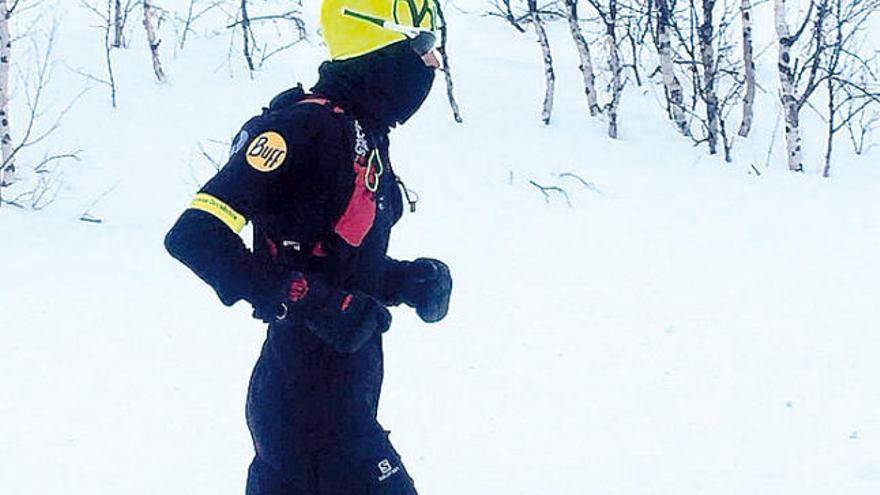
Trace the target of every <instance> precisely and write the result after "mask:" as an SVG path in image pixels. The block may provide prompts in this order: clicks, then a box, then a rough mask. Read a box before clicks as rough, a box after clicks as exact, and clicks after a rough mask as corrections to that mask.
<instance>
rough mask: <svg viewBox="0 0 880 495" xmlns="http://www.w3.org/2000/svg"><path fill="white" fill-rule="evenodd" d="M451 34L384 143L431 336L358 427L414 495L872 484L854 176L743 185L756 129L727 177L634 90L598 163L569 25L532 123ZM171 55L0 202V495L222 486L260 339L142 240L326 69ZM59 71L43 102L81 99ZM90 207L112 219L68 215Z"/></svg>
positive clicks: (421, 331) (82, 34)
mask: <svg viewBox="0 0 880 495" xmlns="http://www.w3.org/2000/svg"><path fill="white" fill-rule="evenodd" d="M65 7H66V10H65V9H62V10H61V11H60V12H61V14H59V15H60V16H61V19H62V21H63V22H62V27H61V36H62V39H63V40H64V43H60V44H59V47H58V48H59V58H60V59H61V60H64V61H65V63H67V64H68V65H70V66H73V67H77V68H82V69H84V70H89V71H93V72H95V73H98V72H99V71H100V70H101V63H102V61H101V58H100V55H101V54H100V52H99V50H98V49H97V47H96V46H95V43H96V42H98V43H99V42H100V41H99V40H97V41H96V36H98V33H97V32H96V31H94V30H92V29H87V28H86V27H85V26H86V25H87V23H86V22H85V18H86V16H87V14H86V13H84V12H83V11H82V10H81V9H79V8H77V7H76V6H75V5H73V4H71V5H66V6H65ZM449 15H450V16H451V21H450V22H451V23H452V25H453V26H456V27H457V32H458V33H460V34H459V37H457V38H456V39H455V43H454V44H453V46H452V49H453V54H454V56H455V59H454V63H455V69H456V75H457V88H458V91H459V98H460V102H461V105H462V108H463V111H464V113H465V115H464V116H465V119H466V123H465V124H464V125H462V126H458V125H456V124H454V123H453V122H452V121H451V118H450V116H449V112H448V108H447V106H446V102H445V95H444V92H443V88H442V85H441V84H440V83H439V81H438V84H437V86H436V87H435V92H434V93H433V95H432V96H431V99H430V100H429V102H428V103H427V104H426V107H425V109H424V110H423V111H422V112H421V113H420V114H419V115H418V116H417V117H416V118H414V119H413V120H412V122H411V123H409V124H408V125H407V126H405V127H403V128H401V129H399V130H395V131H394V133H393V136H392V139H393V141H394V145H393V151H392V154H393V158H394V163H395V169H396V170H397V172H398V173H399V174H400V175H401V176H402V177H403V179H404V180H406V182H407V185H408V186H409V187H410V188H412V189H415V190H416V191H418V194H419V197H420V202H419V207H418V212H417V213H415V214H408V215H405V217H404V219H403V220H402V221H401V223H400V225H399V227H398V229H397V231H396V233H395V236H394V239H393V242H392V252H391V254H392V255H394V256H396V257H400V258H412V257H416V256H423V255H428V256H434V257H438V258H442V259H444V260H446V261H448V262H449V264H450V265H451V267H452V269H453V276H454V278H455V284H456V287H455V293H454V296H453V306H452V311H451V312H450V315H449V317H448V318H447V319H446V320H444V321H443V322H442V323H440V324H438V325H435V326H431V327H428V326H425V325H423V324H422V323H421V322H420V321H419V320H418V319H417V318H416V317H415V316H414V315H413V314H411V312H410V311H406V310H404V309H396V310H394V316H395V325H394V326H393V328H392V331H391V332H390V333H389V334H387V338H386V340H385V345H386V359H387V376H386V384H385V389H384V396H383V403H382V410H381V419H382V421H383V423H384V424H385V425H386V427H388V428H390V429H392V430H393V432H394V433H393V435H392V438H393V440H394V442H395V444H396V445H397V447H398V450H399V451H400V452H401V453H402V455H403V457H404V461H405V463H406V465H407V467H408V469H409V470H410V472H411V474H412V475H413V477H414V478H415V479H416V482H417V486H418V487H419V489H420V491H421V493H424V494H427V495H432V494H462V495H465V494H467V495H470V494H480V495H485V494H504V495H509V494H554V495H564V494H570V495H581V494H731V495H732V494H742V493H749V494H797V495H802V494H817V495H818V494H823V495H825V494H846V495H850V494H853V495H855V494H873V493H878V492H880V359H878V356H880V340H878V338H877V332H878V330H880V323H878V319H880V318H878V316H880V314H878V311H880V310H878V308H877V301H878V300H880V287H878V283H877V280H880V264H878V263H877V262H876V255H877V252H878V248H880V204H878V202H877V197H878V193H880V169H878V168H877V167H876V165H875V164H873V163H871V160H874V161H876V157H877V154H876V152H875V153H874V154H873V155H870V156H868V157H866V158H863V159H854V158H852V157H846V156H843V157H842V158H841V159H840V161H839V165H838V166H837V167H836V169H835V171H836V175H835V177H833V178H832V179H830V180H824V179H821V178H819V177H818V176H817V175H816V174H815V173H809V174H806V175H803V176H793V175H790V174H789V173H787V172H785V171H784V170H782V169H783V164H782V163H781V160H780V159H779V156H778V154H779V153H780V151H778V150H777V151H776V152H775V153H776V154H775V155H774V159H773V160H772V162H771V163H772V165H771V167H770V168H765V166H764V163H765V160H766V153H767V147H768V142H769V139H770V135H771V134H772V130H773V127H774V115H773V114H772V113H771V112H769V111H768V112H765V113H763V114H762V115H759V120H758V122H757V123H756V129H755V133H756V136H761V137H756V138H754V140H753V141H748V142H743V143H740V144H739V147H738V148H737V162H736V163H734V164H732V165H723V164H722V163H721V162H720V161H719V160H718V159H716V158H712V157H708V156H706V155H704V150H702V149H694V148H692V147H691V146H690V144H689V143H688V142H685V141H683V140H681V139H680V138H678V137H677V136H676V135H675V132H674V130H673V129H672V128H671V126H670V125H669V124H668V123H667V122H665V121H664V119H663V117H662V112H660V111H658V110H657V105H658V103H657V102H658V101H659V99H658V95H657V94H656V90H655V89H651V88H648V87H645V88H636V87H635V86H634V85H631V86H630V87H629V89H628V92H627V94H626V97H625V99H624V101H623V109H622V120H621V126H622V131H623V139H622V140H621V141H619V142H614V141H609V140H608V139H606V138H605V137H604V125H603V124H602V123H601V122H599V121H593V120H591V119H590V118H589V117H588V116H587V115H586V113H585V111H584V110H583V108H582V105H583V104H582V99H581V93H580V91H581V90H580V88H579V82H578V77H577V76H578V74H577V72H576V70H575V67H576V54H575V53H574V51H573V50H572V49H571V47H570V46H569V44H570V43H568V39H567V38H566V31H565V26H562V25H559V26H553V27H552V28H551V37H552V38H551V40H552V41H555V43H556V46H557V47H558V48H556V51H557V54H556V55H557V62H558V64H559V66H558V67H559V70H560V77H559V82H558V91H559V92H558V100H557V112H556V116H555V118H554V121H553V123H552V125H551V126H549V127H543V126H541V125H540V124H539V123H538V122H539V119H538V113H539V111H540V108H539V104H540V100H539V97H540V95H541V91H542V84H543V81H542V79H541V72H540V56H539V51H538V48H537V46H536V45H535V44H534V42H533V40H532V38H531V37H525V36H523V37H518V36H516V35H515V33H514V32H513V31H512V30H511V29H510V28H509V27H507V26H505V25H503V23H501V22H500V21H495V20H489V19H486V18H481V17H479V16H477V15H476V13H471V14H467V13H462V12H450V14H449ZM165 36H170V33H165ZM222 39H225V38H222ZM134 40H139V41H142V40H140V38H139V37H138V36H136V37H135V38H134ZM134 42H135V43H137V41H134ZM169 44H170V43H169ZM169 50H170V49H169ZM166 55H167V56H166V65H167V72H168V74H169V75H170V77H171V81H170V82H169V84H167V85H164V86H157V85H154V84H153V83H152V82H151V80H150V68H149V61H148V58H147V53H146V51H145V50H144V49H143V47H140V48H132V49H130V50H128V51H126V52H122V53H120V54H119V55H118V59H117V60H118V73H119V77H120V85H121V90H122V92H121V93H120V108H119V109H118V110H115V111H114V110H112V109H111V108H110V107H109V101H108V98H107V96H106V94H105V93H104V89H103V88H101V87H97V86H96V87H95V88H94V90H92V91H90V92H89V93H87V94H86V95H85V96H84V97H83V99H82V100H81V101H80V102H79V104H78V106H77V107H76V111H74V112H73V113H71V114H70V115H69V117H68V119H67V120H66V121H65V124H64V127H63V128H62V129H61V130H60V131H59V135H58V136H57V138H56V140H55V141H54V144H53V145H54V146H58V147H61V148H64V147H67V148H68V149H75V148H79V149H83V150H84V152H83V160H82V162H80V163H78V164H73V165H70V166H68V168H67V169H66V175H65V178H66V182H65V184H66V187H65V189H64V190H63V191H62V193H61V195H60V196H59V199H58V201H57V202H56V203H55V204H54V205H52V206H51V207H50V208H49V209H47V210H45V211H42V212H39V213H34V212H25V211H19V210H16V209H13V208H3V209H2V210H0V231H2V232H3V233H4V238H3V242H2V243H0V259H2V260H3V271H2V273H3V279H2V281H3V283H2V289H0V291H2V301H3V306H2V309H0V336H2V339H3V340H2V341H3V344H2V347H0V397H2V398H0V492H2V493H10V494H39V495H54V494H62V493H64V494H69V493H76V494H111V493H113V494H118V493H127V494H148V493H171V494H178V493H193V494H196V493H198V494H201V493H204V494H209V493H210V494H235V493H242V491H243V487H244V479H245V469H246V466H247V463H248V462H249V458H250V456H251V455H252V451H251V446H250V439H249V436H248V433H247V429H246V426H245V423H244V393H245V389H246V386H247V380H248V377H249V373H250V367H251V366H252V364H253V361H254V359H255V358H256V356H257V353H258V351H259V346H260V344H261V342H262V338H263V335H264V333H263V332H264V331H263V329H262V328H261V325H260V324H259V323H258V322H256V321H254V320H252V319H251V318H250V316H249V311H248V308H247V307H245V305H239V306H236V307H234V308H232V309H226V308H223V307H222V306H221V305H220V304H219V303H218V301H217V300H216V297H215V296H214V294H213V293H212V292H211V291H210V290H209V289H207V288H206V287H205V286H204V285H203V284H202V283H201V282H200V281H199V280H197V279H196V278H195V277H194V276H193V275H192V274H190V273H189V272H188V271H187V270H186V269H185V268H184V267H183V266H181V265H179V264H178V263H176V262H175V261H174V260H172V259H171V258H170V257H169V256H167V255H166V254H165V252H164V250H163V248H162V245H161V241H162V237H163V236H164V233H165V232H166V231H167V229H168V228H169V227H170V225H171V224H172V223H173V221H174V220H175V219H176V217H177V215H178V214H179V212H180V211H181V210H182V209H183V208H185V206H186V204H187V203H188V201H189V199H190V197H191V195H192V194H193V192H194V191H195V190H196V189H197V182H198V181H199V180H204V179H205V178H207V177H208V176H209V175H210V166H209V165H207V162H206V161H204V160H203V159H201V158H200V156H199V154H200V152H199V148H198V146H197V143H199V142H201V143H202V144H203V145H205V147H206V148H207V149H208V150H209V151H211V152H217V153H220V151H219V150H222V146H220V145H214V144H212V143H211V142H210V141H209V140H211V139H217V140H226V139H228V138H229V136H231V135H232V133H233V132H234V131H235V130H236V129H237V127H238V126H239V125H240V124H241V123H242V122H243V121H244V120H245V119H246V118H247V117H248V116H249V115H251V113H253V112H254V111H255V110H256V109H258V107H259V106H260V105H262V104H265V102H266V101H268V99H269V98H270V97H271V96H272V95H274V94H275V93H276V92H278V91H280V90H281V89H284V88H285V87H286V86H287V85H289V84H291V83H292V82H293V81H295V80H304V81H305V82H307V83H310V82H313V81H314V69H315V67H316V66H317V63H318V62H319V61H320V60H321V57H322V56H323V52H322V48H321V47H320V46H318V45H317V43H314V44H307V45H302V46H300V47H299V48H297V50H295V51H292V52H289V53H287V54H284V55H283V56H282V58H279V59H277V60H276V61H275V62H274V64H273V65H272V66H271V70H265V71H263V72H260V73H258V74H256V76H255V78H254V79H253V80H250V79H249V78H248V77H247V75H246V74H245V73H244V72H243V71H242V70H241V68H240V67H238V66H236V68H235V70H234V74H233V77H230V76H229V68H228V67H227V66H226V65H225V56H226V45H225V43H224V42H223V41H221V40H220V39H217V38H211V37H201V38H199V37H196V38H194V39H193V40H192V41H191V42H190V46H189V47H187V49H186V50H185V51H183V52H181V53H179V54H177V55H176V56H172V54H171V53H170V52H169V53H167V54H166ZM770 58H772V57H770ZM764 62H765V63H768V64H772V60H770V59H769V58H765V59H764ZM765 75H766V71H765ZM56 78H57V80H58V82H59V84H58V86H56V93H54V94H55V96H56V99H57V101H59V102H63V101H66V100H65V97H66V96H67V95H68V93H69V94H76V93H77V92H78V91H79V88H81V87H82V86H83V85H84V84H85V83H84V81H83V80H82V78H80V77H78V76H76V75H74V74H71V73H70V72H69V71H66V70H64V69H63V68H59V70H58V73H57V76H56ZM767 84H768V85H769V86H768V87H771V88H772V87H773V86H772V79H770V80H769V82H767ZM761 97H762V98H763V99H762V100H761V105H764V107H763V108H775V107H773V105H774V104H775V102H774V100H773V99H772V97H771V96H769V95H762V96H761ZM777 144H778V143H777ZM806 147H807V153H808V155H809V154H810V153H812V156H814V157H817V156H818V154H819V153H820V152H821V143H820V142H815V143H812V142H807V143H806ZM753 163H755V164H756V166H757V167H758V168H759V170H760V171H761V172H762V174H761V175H760V176H757V175H754V174H750V173H749V171H750V169H751V164H753ZM813 163H814V164H815V163H818V162H816V161H814V162H813ZM816 169H818V166H816V165H814V166H813V170H814V171H815V170H816ZM565 173H574V174H577V175H578V176H579V177H581V178H582V179H584V180H586V181H589V182H590V183H591V184H592V185H593V186H594V189H590V188H586V187H584V186H583V185H581V183H580V182H579V181H578V180H577V179H575V178H573V177H569V176H560V175H559V174H565ZM530 180H534V181H535V182H537V183H540V184H542V185H558V186H562V187H564V188H565V189H566V190H567V191H568V194H569V195H570V200H571V203H572V206H571V207H570V208H569V207H568V206H567V205H566V204H565V201H564V199H562V197H561V196H560V195H558V194H556V193H551V194H552V196H551V198H550V200H549V203H548V202H545V199H544V197H543V196H542V194H541V193H540V192H539V191H538V190H537V189H536V188H535V187H534V186H533V185H532V184H530V183H529V181H530ZM105 193H106V194H105ZM96 199H100V201H99V202H98V203H97V204H96V205H95V206H93V207H92V212H93V213H94V214H95V215H96V216H98V217H100V218H102V219H103V220H104V223H102V224H100V225H95V224H87V223H84V222H79V221H77V218H78V217H79V215H80V214H81V213H82V212H83V210H85V209H86V208H88V207H89V206H90V205H91V204H92V203H93V202H94V201H95V200H96Z"/></svg>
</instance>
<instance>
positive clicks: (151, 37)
mask: <svg viewBox="0 0 880 495" xmlns="http://www.w3.org/2000/svg"><path fill="white" fill-rule="evenodd" d="M143 4H144V29H146V31H147V41H148V42H149V43H150V53H151V55H152V57H153V72H154V73H155V74H156V79H157V80H158V81H159V82H165V71H164V70H163V69H162V61H161V60H160V59H159V44H160V43H161V41H160V40H159V39H157V37H156V24H155V22H154V21H153V5H152V4H151V3H150V0H143Z"/></svg>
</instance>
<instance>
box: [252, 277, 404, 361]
mask: <svg viewBox="0 0 880 495" xmlns="http://www.w3.org/2000/svg"><path fill="white" fill-rule="evenodd" d="M283 287H284V289H283V290H282V291H279V292H280V293H279V294H278V296H276V298H274V300H275V303H274V304H273V303H271V302H267V303H264V304H261V305H259V306H258V305H256V304H255V305H254V317H255V318H259V319H261V320H263V321H266V322H272V321H282V320H293V319H296V320H299V321H302V322H303V323H304V325H305V327H306V328H307V329H308V330H309V331H310V332H312V333H313V334H314V335H315V336H317V337H318V338H320V339H321V340H323V341H324V342H325V343H326V344H328V345H330V346H332V347H333V348H334V349H336V350H337V351H339V352H345V353H352V352H355V351H357V350H358V349H360V347H361V346H362V345H364V343H366V342H367V341H368V340H369V339H370V337H372V336H373V335H374V334H376V333H382V332H385V331H387V330H388V327H389V326H390V325H391V314H390V313H389V312H388V310H387V309H385V306H383V305H381V304H380V303H379V302H378V301H376V300H375V299H374V298H372V297H370V296H368V295H366V294H364V293H362V292H359V291H345V290H341V289H338V288H336V287H333V286H331V285H329V284H328V283H326V282H325V281H324V280H323V279H322V278H321V277H320V276H317V275H308V276H307V275H303V274H302V273H299V272H294V273H293V274H291V276H290V277H289V280H288V281H287V282H286V283H285V284H284V285H283ZM264 299H265V298H264ZM268 299H272V298H268Z"/></svg>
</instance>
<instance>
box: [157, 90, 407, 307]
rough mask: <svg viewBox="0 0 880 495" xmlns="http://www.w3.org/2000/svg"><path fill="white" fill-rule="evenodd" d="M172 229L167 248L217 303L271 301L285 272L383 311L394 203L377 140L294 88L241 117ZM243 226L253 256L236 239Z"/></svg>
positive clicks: (381, 140)
mask: <svg viewBox="0 0 880 495" xmlns="http://www.w3.org/2000/svg"><path fill="white" fill-rule="evenodd" d="M231 151H232V153H231V155H230V158H229V161H228V163H227V164H226V165H225V166H224V167H223V168H222V169H221V170H220V172H219V173H218V174H217V175H216V176H214V177H213V178H212V179H211V180H210V181H209V182H208V183H207V184H206V185H205V186H204V187H203V188H202V189H201V190H200V191H199V194H197V195H196V199H195V200H194V201H193V203H192V205H191V208H190V209H188V210H186V211H185V212H184V213H183V215H182V216H181V217H180V219H179V220H178V221H177V223H176V224H175V225H174V227H173V228H172V229H171V231H170V232H169V233H168V235H167V237H166V240H165V244H166V247H167V248H168V250H169V252H170V253H171V254H172V255H173V256H174V257H176V258H177V259H179V260H180V261H182V262H183V263H185V264H186V265H187V266H189V267H190V268H191V269H192V270H193V271H194V272H195V273H196V274H198V275H199V276H200V277H201V278H202V279H203V280H205V281H206V282H207V283H208V284H210V285H211V286H212V287H213V288H214V289H215V290H216V292H217V294H218V296H219V297H220V299H221V300H222V301H223V302H224V303H225V304H227V305H231V304H234V303H235V302H237V301H239V300H241V299H244V300H247V301H249V302H251V303H252V304H254V305H256V306H258V305H260V304H271V303H272V302H276V301H271V300H269V299H272V298H273V297H275V294H277V289H278V288H279V284H282V283H283V282H284V281H285V280H286V278H287V276H288V275H289V274H290V273H291V272H292V271H299V272H303V273H320V274H321V275H322V276H323V278H324V279H325V280H328V281H329V282H330V283H331V284H332V285H336V286H338V287H344V288H346V289H349V290H360V291H362V292H365V293H367V294H369V295H372V296H374V297H376V298H377V299H379V300H380V301H383V302H386V303H388V304H391V303H393V302H394V301H393V299H394V294H393V292H394V290H393V288H392V287H388V286H387V285H386V284H385V283H384V282H385V281H386V280H389V281H390V280H394V279H395V277H394V276H393V273H392V272H393V269H394V267H395V266H397V263H396V262H395V261H394V260H391V259H390V258H388V257H387V256H386V255H385V252H386V249H387V246H388V237H389V235H390V230H391V227H392V225H394V223H395V222H397V220H398V219H399V218H400V216H401V213H402V199H401V194H400V190H399V189H398V184H397V179H396V177H395V175H394V172H393V170H392V168H391V162H390V158H389V155H388V138H387V134H384V133H376V132H370V133H369V134H368V133H367V131H364V130H363V128H362V127H361V125H360V124H359V122H358V121H357V120H356V119H355V118H354V117H353V116H352V115H350V114H349V113H347V112H346V111H345V110H343V109H342V108H341V107H339V106H337V105H336V104H335V103H334V102H332V101H330V100H328V99H326V98H322V97H314V96H311V95H305V94H304V93H303V91H302V90H301V89H299V88H295V89H293V90H290V91H287V92H285V93H282V94H281V95H279V96H277V97H276V98H274V99H273V101H272V103H271V104H270V106H269V107H267V108H265V109H264V110H263V112H262V114H261V115H258V116H256V117H254V118H252V119H251V120H249V121H248V122H247V123H246V124H245V125H244V127H243V128H242V130H241V131H240V132H239V134H238V136H237V137H236V139H235V141H234V142H233V145H232V150H231ZM246 221H247V222H251V223H253V225H254V240H253V246H254V249H253V253H251V252H250V251H249V250H248V249H247V248H246V247H245V245H244V243H243V242H242V240H241V238H240V237H239V236H238V232H237V231H238V230H240V227H241V226H242V225H243V222H246Z"/></svg>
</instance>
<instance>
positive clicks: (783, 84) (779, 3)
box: [774, 0, 804, 172]
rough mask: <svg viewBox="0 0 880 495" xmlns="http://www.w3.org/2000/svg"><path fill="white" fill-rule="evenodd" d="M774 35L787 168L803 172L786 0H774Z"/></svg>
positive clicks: (791, 43)
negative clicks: (777, 58)
mask: <svg viewBox="0 0 880 495" xmlns="http://www.w3.org/2000/svg"><path fill="white" fill-rule="evenodd" d="M774 2H775V5H774V9H775V14H774V15H775V21H776V37H777V40H778V43H779V63H778V69H779V86H780V98H781V100H782V109H783V114H784V115H785V152H786V159H787V162H788V169H789V170H791V171H794V172H803V170H804V165H803V162H802V158H801V132H800V115H799V113H800V111H799V109H798V100H797V98H796V97H795V88H794V72H793V71H792V66H791V46H792V45H793V44H794V42H795V38H792V37H791V35H790V33H789V29H788V24H787V23H786V22H785V2H786V0H774Z"/></svg>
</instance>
